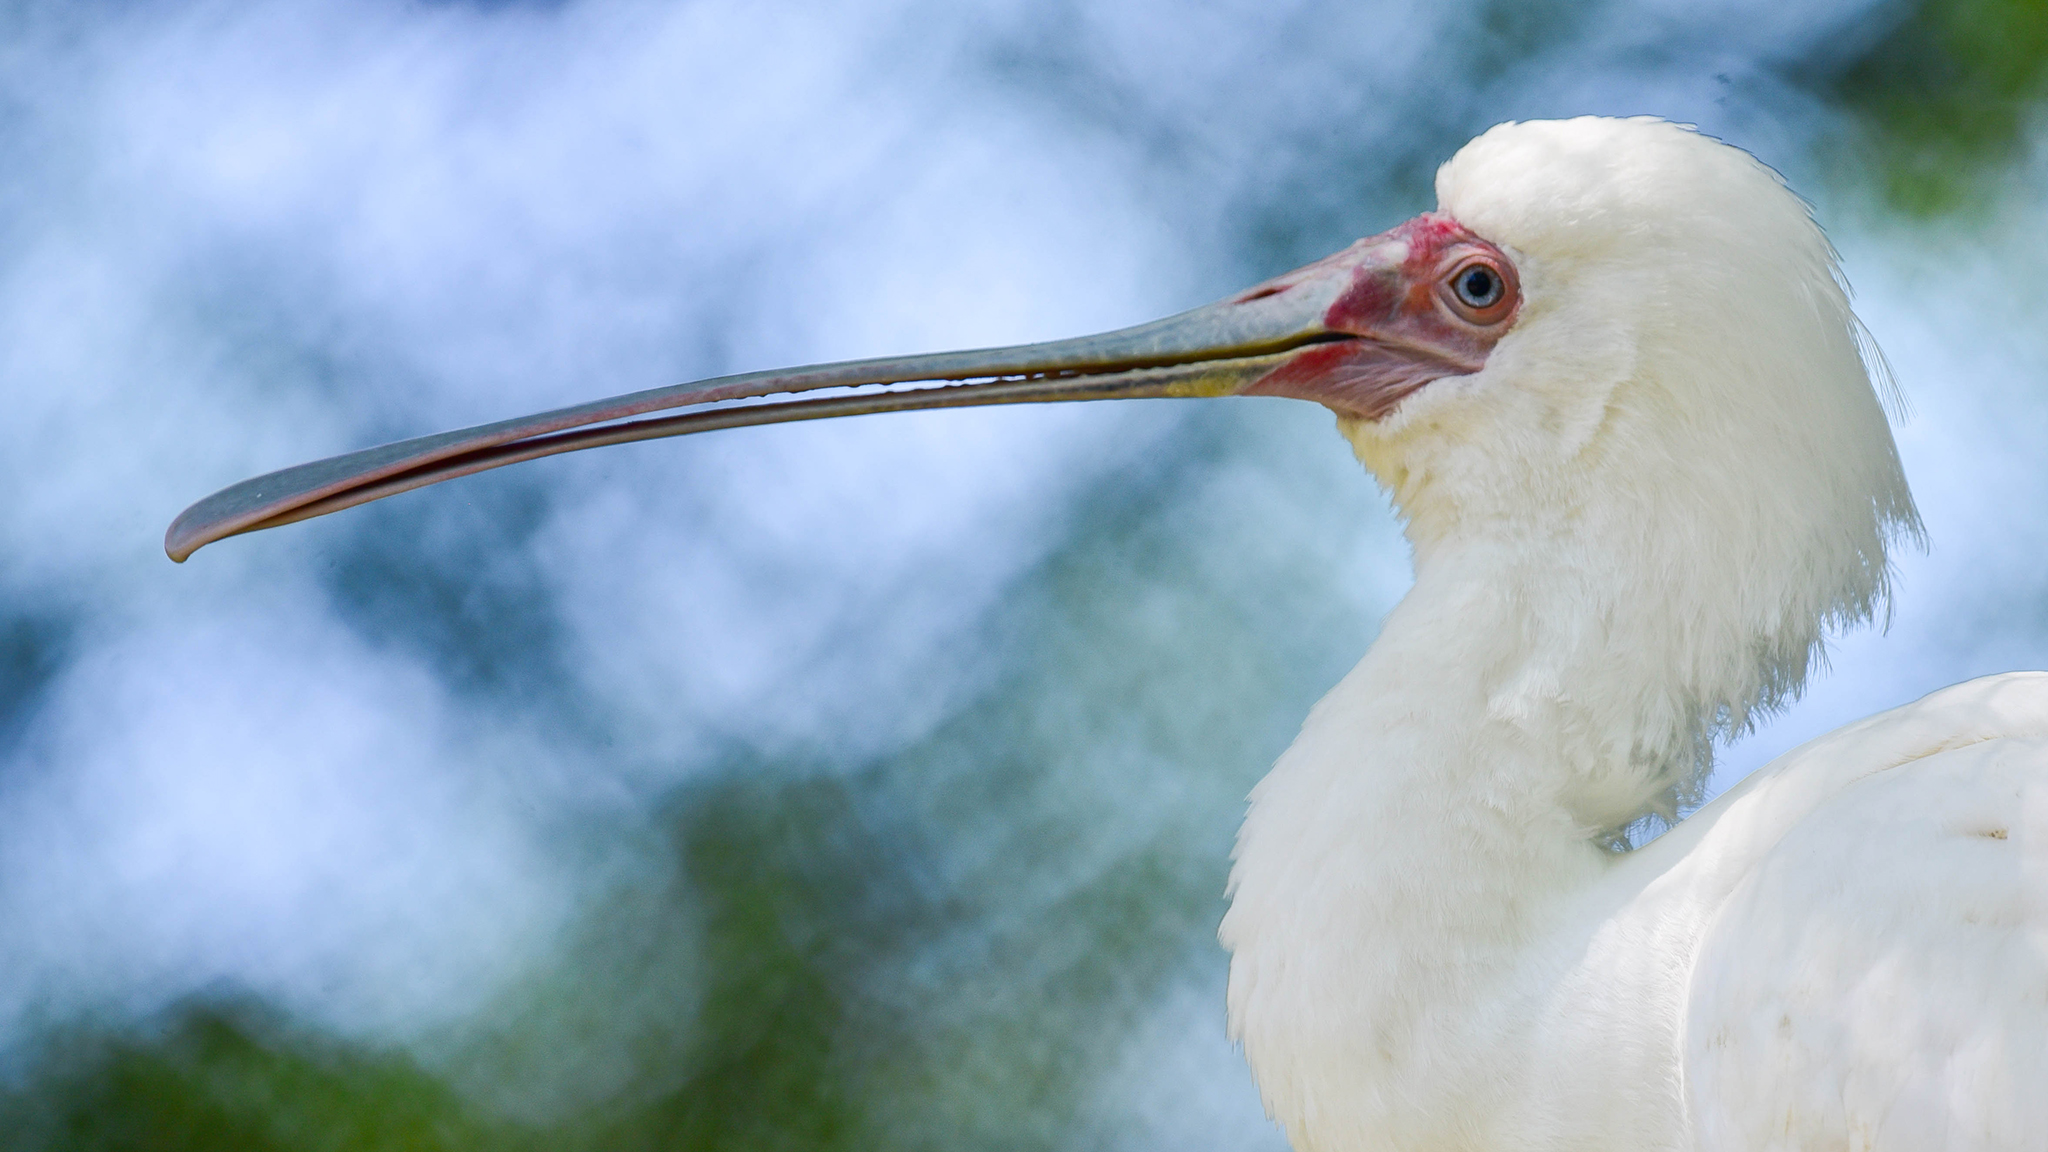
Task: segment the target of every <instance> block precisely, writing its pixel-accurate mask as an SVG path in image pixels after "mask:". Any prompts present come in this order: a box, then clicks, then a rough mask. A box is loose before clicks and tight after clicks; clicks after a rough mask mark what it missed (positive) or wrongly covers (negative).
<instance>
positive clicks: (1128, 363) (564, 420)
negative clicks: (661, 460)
mask: <svg viewBox="0 0 2048 1152" xmlns="http://www.w3.org/2000/svg"><path fill="white" fill-rule="evenodd" d="M1368 244H1369V242H1366V241H1361V242H1360V243H1359V244H1356V245H1353V246H1352V247H1351V248H1348V249H1346V250H1344V251H1343V252H1340V253H1338V254H1336V255H1334V256H1331V257H1328V258H1326V259H1324V260H1320V261H1318V262H1316V263H1314V264H1310V265H1307V266H1305V267H1303V268H1300V269H1297V270H1295V271H1293V272H1290V273H1287V274H1286V275H1284V276H1280V277H1277V278H1275V279H1273V280H1270V281H1267V282H1266V283H1265V284H1262V285H1259V286H1257V287H1255V288H1251V289H1248V290H1246V291H1244V292H1241V293H1239V294H1238V295H1236V296H1233V297H1231V298H1229V299H1227V300H1223V301H1219V302H1217V303H1215V304H1210V305H1207V306H1205V307H1201V308H1196V309H1193V310H1191V311H1188V312H1183V313H1181V314H1179V315H1177V316H1170V317H1168V318H1166V319H1164V320H1156V321H1153V322H1152V323H1149V324H1140V325H1138V326H1136V327H1133V328H1123V329H1119V330H1117V331H1114V332H1106V333H1103V334H1101V335H1097V336H1083V337H1079V338H1076V339H1071V340H1055V341H1051V342H1049V343H1044V344H1024V345H1017V346H1015V347H1009V348H990V349H983V350H978V351H971V352H940V353H936V354H933V355H927V356H905V357H899V358H892V359H880V360H855V361H848V362H845V363H838V364H822V365H815V366H811V367H804V368H791V369H785V370H781V371H772V372H749V373H745V374H742V375H738V376H720V377H717V378H715V379H710V380H700V381H695V382H692V383H688V384H677V385H672V386H670V387H666V388H655V389H650V390H648V391H645V392H633V393H628V394H627V395H624V396H616V397H613V398H611V399H608V400H598V401H595V402H592V403H588V404H579V405H576V406H574V407H570V408H558V409H555V410H554V411H551V412H542V413H540V414H538V415H534V416H524V417H520V418H518V419H515V420H501V421H499V422H497V423H495V424H483V425H479V426H477V427H474V428H465V429H462V430H460V431H456V432H443V433H440V434H438V435H434V436H421V437H418V438H416V439H412V440H401V441H399V442H397V443H395V444H386V445H383V446H381V447H377V448H366V449H363V450H362V451H358V452H350V453H347V454H346V455H342V456H334V457H330V458H328V459H325V460H316V461H314V462H312V463H310V464H300V465H297V466H295V467H291V468H286V469H283V470H281V471H277V472H272V473H269V474H267V475H264V476H258V477H256V478H255V479H253V480H244V481H242V482H241V483H239V484H234V485H231V486H229V487H227V488H223V489H221V490H220V491H219V492H216V493H214V494H213V495H211V496H208V497H207V498H206V499H204V500H201V501H199V502H198V503H197V504H194V505H192V506H191V507H190V508H187V509H186V510H185V511H184V512H183V513H181V514H180V515H179V516H178V518H177V520H175V521H173V522H172V524H171V527H170V530H169V531H168V532H167V533H165V535H164V551H165V552H166V553H168V554H169V555H170V557H171V559H173V560H177V561H181V562H182V561H183V560H184V559H185V558H186V557H187V556H190V555H191V554H192V553H193V552H195V551H197V550H198V549H199V548H201V547H203V546H205V545H207V544H210V543H212V542H214V541H215V540H220V539H223V538H225V537H228V536H234V535H238V534H240V533H243V532H254V531H257V530H259V529H263V528H275V527H277V526H279V525H283V524H290V523H293V522H294V521H298V520H305V519H308V518H310V517H313V516H324V515H326V514H327V513H329V512H338V511H340V510H342V509H344V508H350V507H353V506H355V505H357V504H363V503H367V502H369V501H371V500H376V499H379V498H381V497H384V496H390V495H393V494H395V493H399V492H404V491H407V490H409V489H413V488H419V487H423V486H425V485H428V484H434V483H437V482H439V481H442V480H449V479H453V478H454V477H457V476H467V475H469V474H470V473H472V472H481V471H483V470H485V469H487V468H496V467H499V466H500V465H504V464H514V463H518V462H519V461H521V460H532V459H535V458H537V457H541V456H551V455H554V454H555V453H558V452H573V451H576V450H577V449H580V448H596V447H599V446H601V445H605V444H623V443H626V442H628V441H633V440H650V439H654V438H656V437H661V436H680V435H683V434H684V433H688V432H705V431H709V430H711V429H714V428H735V427H740V426H742V425H748V424H771V423H777V422H780V421H785V420H815V419H819V418H822V417H827V416H853V415H859V414H862V413H868V412H896V411H904V410H908V409H913V408H952V407H965V406H970V405H981V404H1026V403H1044V402H1048V401H1059V400H1111V399H1122V398H1136V397H1148V396H1227V395H1233V394H1236V393H1240V392H1244V391H1246V390H1247V389H1250V388H1252V387H1253V386H1254V385H1256V384H1257V383H1258V382H1259V381H1260V380H1261V379H1263V378H1265V377H1268V376H1270V375H1271V374H1272V373H1274V372H1275V371H1276V370H1277V369H1279V368H1281V367H1284V366H1285V365H1286V364H1287V363H1288V362H1289V361H1290V360H1291V359H1293V358H1294V357H1295V356H1297V355H1298V354H1299V353H1300V352H1301V351H1302V350H1304V349H1306V348H1308V347H1309V346H1312V345H1320V344H1324V343H1327V342H1330V341H1333V340H1349V339H1351V337H1349V336H1347V335H1346V334H1343V333H1339V332H1333V331H1332V330H1331V329H1330V328H1329V327H1328V326H1327V325H1326V324H1325V316H1326V314H1327V313H1328V312H1329V311H1330V309H1331V307H1332V305H1333V304H1334V303H1335V302H1336V301H1337V300H1338V298H1339V297H1340V296H1342V295H1343V294H1344V292H1345V290H1346V289H1347V288H1348V287H1349V286H1350V285H1351V283H1352V281H1353V279H1354V276H1355V275H1356V274H1358V273H1361V272H1364V271H1365V270H1366V269H1365V267H1364V265H1366V264H1368V263H1371V262H1372V261H1371V259H1370V252H1369V251H1368ZM919 381H931V382H951V381H974V382H973V383H936V384H927V385H925V386H922V387H913V388H898V389H883V390H878V389H879V388H880V386H886V385H895V384H905V383H912V382H919ZM863 388H865V389H866V390H865V391H845V392H841V393H839V394H836V395H832V396H826V397H814V398H810V399H802V400H781V401H772V402H761V401H759V400H758V398H759V397H765V396H773V395H778V394H782V393H792V392H812V391H817V390H820V389H863ZM675 408H683V409H687V410H686V411H683V412H679V413H675V414H673V415H666V416H658V417H647V416H646V414H647V413H650V412H661V411H665V410H667V409H675ZM636 417H638V418H637V419H636Z"/></svg>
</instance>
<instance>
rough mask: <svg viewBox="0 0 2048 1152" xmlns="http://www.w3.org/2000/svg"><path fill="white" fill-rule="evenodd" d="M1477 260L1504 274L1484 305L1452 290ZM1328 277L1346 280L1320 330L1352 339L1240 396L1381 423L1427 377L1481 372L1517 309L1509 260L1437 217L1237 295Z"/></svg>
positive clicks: (1317, 348)
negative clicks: (1280, 399)
mask: <svg viewBox="0 0 2048 1152" xmlns="http://www.w3.org/2000/svg"><path fill="white" fill-rule="evenodd" d="M1474 264H1483V265H1485V266H1486V267H1487V268H1489V269H1490V270H1492V272H1493V273H1494V274H1495V275H1496V276H1498V277H1499V278H1500V283H1501V289H1502V291H1501V295H1500V299H1499V300H1497V301H1495V302H1494V303H1493V304H1491V305H1489V306H1487V307H1484V308H1474V307H1472V306H1471V305H1469V304H1467V303H1466V302H1465V301H1464V300H1462V299H1460V298H1459V297H1458V295H1457V294H1456V292H1455V290H1454V288H1453V284H1454V282H1455V281H1456V280H1457V279H1458V278H1460V277H1462V276H1465V275H1467V274H1469V272H1470V270H1471V268H1472V266H1473V265H1474ZM1333 275H1335V276H1348V277H1349V278H1350V284H1349V286H1347V287H1346V288H1344V289H1343V290H1342V292H1341V293H1340V294H1339V295H1338V297H1337V299H1336V301H1335V302H1334V303H1332V304H1331V305H1330V307H1329V309H1328V310H1327V311H1326V312H1325V313H1324V314H1323V326H1324V327H1325V328H1327V329H1329V330H1330V331H1331V332H1334V333H1343V334H1346V335H1350V336H1355V337H1358V338H1357V339H1354V340H1337V341H1332V342H1330V343H1328V344H1319V345H1314V346H1311V347H1309V348H1306V349H1304V350H1302V351H1300V352H1297V353H1295V354H1294V356H1293V357H1292V358H1290V359H1289V360H1288V361H1287V363H1286V364H1284V365H1282V366H1280V367H1279V368H1276V369H1274V370H1273V371H1272V372H1269V373H1267V374H1266V375H1265V376H1264V377H1262V378H1260V379H1259V380H1258V382H1257V383H1255V384H1253V385H1252V386H1251V387H1249V388H1246V389H1245V390H1244V392H1243V393H1242V394H1243V395H1247V396H1290V397H1293V398H1295V399H1298V400H1313V401H1315V402H1317V403H1319V404H1322V405H1324V406H1325V407H1327V408H1330V409H1332V410H1333V411H1335V412H1337V413H1338V414H1339V415H1343V416H1352V417H1357V418H1360V419H1364V420H1379V419H1381V418H1383V417H1385V416H1386V415H1387V414H1388V413H1390V412H1392V411H1393V410H1394V409H1395V408H1396V407H1398V406H1399V405H1400V403H1401V401H1402V400H1404V399H1406V398H1408V397H1409V396H1411V395H1413V394H1414V393H1415V392H1416V391H1417V390H1418V389H1420V388H1421V387H1422V386H1423V385H1425V384H1427V383H1429V382H1430V381H1432V380H1437V379H1441V378H1443V377H1445V376H1464V375H1469V374H1471V373H1473V372H1477V371H1479V369H1480V368H1482V367H1484V366H1485V364H1486V357H1487V354H1488V353H1489V352H1491V351H1492V350H1493V346H1494V344H1495V343H1496V342H1498V341H1499V339H1500V338H1501V337H1502V336H1503V335H1505V334H1506V333H1507V331H1508V330H1509V329H1510V328H1512V327H1513V326H1514V322H1515V316H1516V315H1517V314H1518V313H1519V312H1520V311H1521V305H1522V291H1521V284H1520V281H1519V279H1518V278H1517V276H1516V274H1515V265H1514V262H1513V261H1511V260H1509V259H1508V257H1507V254H1506V253H1505V252H1502V251H1501V250H1500V249H1499V248H1497V247H1495V246H1494V245H1492V244H1489V243H1487V242H1486V241H1484V240H1481V239H1480V238H1479V237H1477V236H1474V235H1473V234H1472V233H1471V231H1470V230H1468V229H1467V228H1466V227H1465V226H1464V225H1462V224H1460V223H1458V222H1457V221H1456V220H1453V219H1451V218H1450V217H1449V216H1444V215H1440V214H1438V213H1435V212H1429V213H1425V214H1423V215H1421V216H1417V217H1416V218H1414V219H1413V220H1410V221H1408V222H1407V223H1405V224H1401V225H1399V226H1397V227H1394V228H1390V229H1388V230H1387V231H1385V232H1382V233H1380V234H1379V235H1377V236H1372V237H1368V238H1367V239H1364V240H1360V241H1359V242H1358V243H1356V244H1353V245H1352V246H1351V247H1350V248H1347V249H1345V250H1344V251H1342V252H1339V253H1337V254H1336V255H1334V256H1330V257H1327V258H1325V259H1323V260H1319V261H1317V262H1316V263H1314V264H1310V265H1307V266H1305V267H1302V268H1298V269H1296V270H1294V271H1293V272H1290V273H1288V274H1287V275H1285V276H1281V277H1279V278H1277V279H1274V280H1271V281H1268V282H1267V283H1265V284H1261V285H1259V286H1258V287H1256V288H1252V289H1249V290H1247V291H1246V292H1245V293H1243V294H1242V295H1241V296H1239V297H1238V299H1240V300H1246V299H1256V298H1258V297H1261V296H1269V295H1272V294H1274V293H1275V292H1281V291H1286V290H1287V289H1288V288H1291V287H1293V286H1295V285H1297V284H1302V283H1305V282H1308V281H1311V280H1319V279H1321V278H1323V277H1325V276H1333Z"/></svg>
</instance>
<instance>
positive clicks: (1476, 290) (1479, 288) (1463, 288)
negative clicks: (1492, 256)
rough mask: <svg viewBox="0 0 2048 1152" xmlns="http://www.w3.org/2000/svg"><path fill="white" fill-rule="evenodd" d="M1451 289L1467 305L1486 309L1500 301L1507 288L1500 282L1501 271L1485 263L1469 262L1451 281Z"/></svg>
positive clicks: (1460, 301)
mask: <svg viewBox="0 0 2048 1152" xmlns="http://www.w3.org/2000/svg"><path fill="white" fill-rule="evenodd" d="M1451 290H1452V291H1454V292H1456V293H1457V294H1458V301H1459V303H1461V304H1463V305H1465V307H1467V308H1477V309H1481V310H1484V309H1487V308H1491V307H1493V306H1494V305H1495V304H1498V303H1500V298H1501V295H1502V294H1503V293H1504V292H1506V291H1507V288H1506V285H1503V284H1502V283H1501V282H1500V273H1498V272H1495V271H1494V270H1493V269H1491V268H1488V267H1487V266H1486V265H1484V264H1467V265H1465V267H1463V268H1460V269H1459V270H1458V272H1457V274H1456V277H1455V278H1454V279H1453V280H1452V281H1451Z"/></svg>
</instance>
